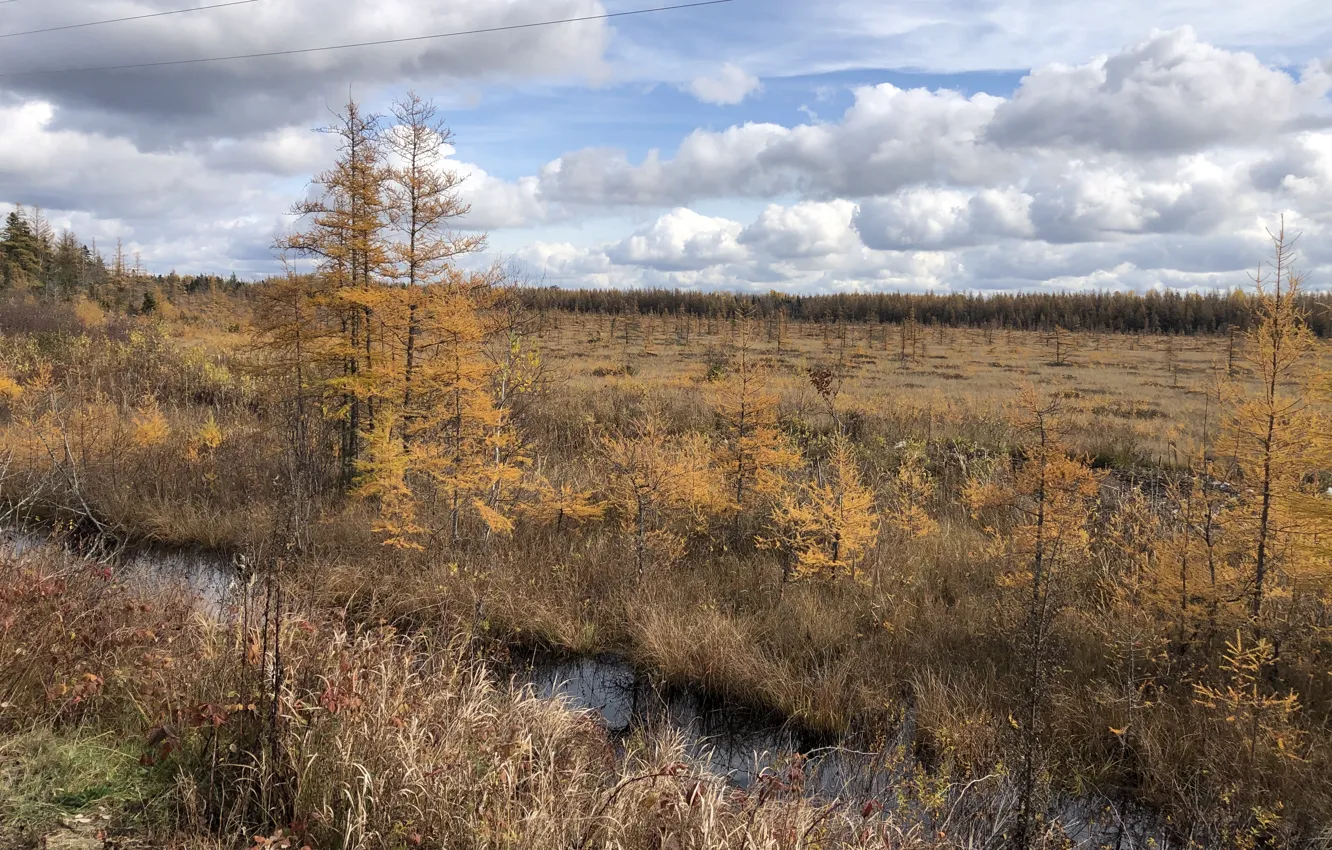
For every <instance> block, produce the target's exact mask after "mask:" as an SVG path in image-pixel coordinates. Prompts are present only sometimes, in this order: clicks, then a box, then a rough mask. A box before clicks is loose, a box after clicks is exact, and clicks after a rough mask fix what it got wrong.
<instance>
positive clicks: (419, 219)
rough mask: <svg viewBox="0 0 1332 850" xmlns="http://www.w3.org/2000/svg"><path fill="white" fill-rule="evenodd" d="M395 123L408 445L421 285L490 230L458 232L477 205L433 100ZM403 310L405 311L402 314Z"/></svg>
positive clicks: (409, 105)
mask: <svg viewBox="0 0 1332 850" xmlns="http://www.w3.org/2000/svg"><path fill="white" fill-rule="evenodd" d="M393 116H394V118H395V119H396V124H395V125H394V126H393V127H391V128H390V129H389V130H388V131H387V132H386V133H385V134H384V141H385V144H386V146H387V148H388V150H389V151H390V152H391V153H392V154H393V155H394V157H395V160H396V161H395V163H394V164H393V165H392V166H390V167H389V170H388V175H389V179H390V182H389V185H388V187H387V189H386V201H387V203H388V208H389V215H390V219H391V221H392V225H393V230H394V232H395V234H396V235H397V237H398V238H397V240H396V241H395V242H394V243H393V244H392V246H391V247H390V248H389V250H388V258H389V265H388V277H389V279H390V280H392V281H393V282H395V283H398V284H400V285H402V286H403V287H405V289H404V290H403V292H402V293H401V300H402V302H403V306H405V315H404V322H403V325H404V326H403V327H401V328H397V329H395V330H396V332H397V334H398V335H399V336H400V338H401V346H402V349H403V351H402V366H401V369H402V374H401V377H400V380H401V383H402V387H401V392H400V403H401V408H402V412H403V416H402V419H403V423H402V442H403V446H404V448H405V449H406V448H408V447H409V446H410V443H411V436H412V435H411V432H412V423H413V422H414V421H416V420H417V419H418V418H419V412H418V410H417V406H418V401H419V398H418V397H417V396H418V393H417V386H416V384H417V383H418V381H419V378H418V375H417V370H418V368H419V363H420V359H421V352H420V350H419V345H420V342H421V339H420V337H421V314H422V311H423V310H424V305H423V303H422V302H423V299H424V297H425V294H426V293H425V290H424V289H423V287H425V286H428V285H431V284H438V283H441V282H443V281H444V279H445V277H446V273H447V271H448V270H449V268H450V266H451V264H452V262H453V261H454V259H456V258H457V257H459V256H461V255H463V254H468V253H472V252H475V251H480V250H482V249H483V248H484V247H485V242H486V238H485V236H484V235H480V234H472V235H459V234H457V233H455V232H454V231H453V229H452V228H453V225H454V223H455V222H456V221H457V220H458V219H459V218H461V217H462V216H464V215H466V214H467V213H468V212H469V210H470V209H471V208H470V206H469V205H467V204H465V203H463V202H462V200H461V199H460V198H459V196H458V187H459V186H460V185H461V183H462V178H461V177H460V176H459V175H458V173H457V172H456V171H453V170H452V169H448V168H446V167H444V163H445V157H446V155H447V152H448V149H449V146H450V143H451V142H452V139H453V134H452V132H451V131H450V130H449V128H448V127H447V126H446V125H445V124H444V122H443V120H441V119H440V118H439V115H438V110H437V109H436V108H435V105H434V104H433V103H431V102H430V101H428V100H424V99H422V98H421V97H420V96H419V95H417V94H416V93H415V92H408V93H407V95H406V96H404V97H402V98H400V99H399V100H397V101H395V102H394V104H393ZM400 312H403V311H400Z"/></svg>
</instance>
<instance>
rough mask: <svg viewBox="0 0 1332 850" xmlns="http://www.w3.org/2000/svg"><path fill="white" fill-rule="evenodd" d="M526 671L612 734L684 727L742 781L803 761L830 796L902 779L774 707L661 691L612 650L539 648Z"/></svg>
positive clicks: (698, 750) (695, 748)
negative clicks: (573, 653) (830, 743)
mask: <svg viewBox="0 0 1332 850" xmlns="http://www.w3.org/2000/svg"><path fill="white" fill-rule="evenodd" d="M519 677H520V679H519V680H520V681H522V680H523V678H525V679H526V681H527V682H530V684H531V685H532V687H533V689H534V690H535V692H536V693H537V694H538V695H540V696H543V697H560V698H562V699H564V700H566V701H567V702H568V703H569V704H570V705H571V706H572V707H574V708H579V709H590V710H592V711H595V712H597V713H598V714H599V715H600V716H601V718H602V720H603V721H604V723H605V725H606V728H607V730H608V731H610V732H611V733H612V734H613V735H616V736H623V735H626V734H628V733H630V732H632V731H634V730H635V729H642V728H654V727H666V728H669V729H673V730H677V731H678V732H679V733H680V734H682V735H683V736H684V740H685V745H686V748H687V750H688V752H689V753H690V755H692V756H694V757H696V758H698V759H700V760H703V761H704V762H706V763H707V764H708V766H709V767H710V768H711V769H712V770H713V771H714V772H716V773H718V774H719V775H722V776H726V777H728V778H729V779H730V780H731V781H732V782H734V783H735V784H737V785H739V786H742V787H745V786H748V785H750V784H752V783H753V782H754V781H755V780H756V779H758V777H759V776H760V775H761V774H762V773H763V772H764V771H765V770H766V771H769V772H774V771H783V770H785V769H787V768H788V767H790V766H791V765H792V764H796V763H799V764H801V766H802V770H803V776H804V778H805V788H806V790H807V791H810V792H815V793H820V794H827V795H830V796H848V795H851V796H857V797H861V798H868V797H872V796H875V795H876V794H880V793H882V792H883V791H884V790H885V789H886V788H887V787H888V786H889V785H891V784H892V783H893V782H894V781H896V780H898V779H900V771H897V770H890V769H887V768H886V766H885V761H886V759H885V757H884V756H882V755H877V754H870V753H854V752H850V751H848V750H846V749H843V748H839V747H827V746H822V745H823V744H825V743H826V742H824V741H820V740H817V739H815V738H812V737H810V736H807V735H804V734H801V733H800V732H799V731H798V730H797V729H795V728H793V727H792V726H791V725H790V724H788V723H784V722H782V721H781V720H780V719H779V718H776V717H774V716H773V715H771V714H765V713H763V712H759V711H755V710H753V709H749V708H746V707H744V706H740V705H736V704H734V703H728V702H725V701H723V700H717V699H710V698H708V697H707V696H706V695H704V694H701V693H698V692H696V691H691V690H688V689H682V688H667V689H663V690H658V689H657V688H655V687H653V685H652V683H651V682H650V681H649V680H648V678H647V677H645V676H641V675H640V674H639V673H638V672H637V671H636V670H635V669H634V668H633V667H632V666H631V665H630V664H628V663H627V662H625V661H624V660H623V659H621V658H618V657H616V656H613V655H599V656H595V657H580V658H569V657H561V656H551V655H543V654H535V655H533V656H532V657H531V658H530V661H529V663H528V664H527V665H526V666H525V667H523V668H522V669H521V670H519ZM888 749H890V750H894V749H896V748H895V747H892V746H890V747H889V748H888ZM895 760H896V761H900V759H895Z"/></svg>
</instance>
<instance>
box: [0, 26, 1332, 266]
mask: <svg viewBox="0 0 1332 850" xmlns="http://www.w3.org/2000/svg"><path fill="white" fill-rule="evenodd" d="M651 5H657V4H656V3H654V2H648V3H643V2H641V1H639V2H636V0H474V1H473V2H469V3H465V4H464V3H434V2H431V3H426V2H424V0H386V2H382V3H379V4H373V5H368V4H363V3H356V2H354V0H258V2H256V3H254V4H251V5H246V6H240V7H234V8H229V9H220V10H214V11H209V12H200V13H197V14H189V15H177V16H170V17H167V18H157V19H153V20H146V21H138V22H131V23H126V24H117V25H111V26H105V27H93V28H88V29H78V30H68V31H64V32H61V33H51V34H47V35H42V36H24V37H17V38H13V39H8V40H5V41H4V42H0V44H2V45H3V47H4V48H5V51H4V54H3V55H0V126H5V127H6V128H7V129H6V132H5V133H3V134H0V209H3V208H4V207H5V206H7V205H12V204H15V203H23V204H27V205H34V204H35V205H40V206H42V207H43V208H44V209H45V210H46V214H47V215H48V216H49V217H50V219H51V221H52V222H53V223H55V224H56V225H57V227H70V228H72V229H74V230H75V231H76V232H77V233H79V234H80V235H81V236H83V237H84V238H85V239H90V238H96V239H97V240H98V242H99V244H107V243H110V242H114V240H115V239H116V238H121V239H123V240H124V241H125V242H126V244H127V245H129V246H130V247H131V249H132V250H136V251H138V252H140V254H141V255H142V257H143V259H144V262H145V264H146V265H148V266H149V267H150V268H153V269H157V270H163V271H164V270H167V269H169V268H177V269H180V270H182V271H183V270H187V269H188V270H210V271H223V272H226V271H230V270H233V269H234V270H236V271H237V272H238V273H240V274H242V275H245V276H258V275H263V274H266V273H269V272H271V271H273V270H274V269H275V268H276V260H275V258H274V257H273V254H272V250H271V248H270V245H271V244H272V242H273V239H274V237H275V236H276V235H278V234H279V233H280V232H281V231H282V230H283V229H285V228H288V227H291V226H292V225H293V221H292V220H291V219H290V217H288V216H286V215H285V212H286V211H287V210H288V209H289V208H290V205H291V204H292V202H293V201H295V200H296V199H297V198H299V197H300V196H301V195H302V194H303V193H304V192H305V191H307V189H306V183H307V181H308V179H309V177H310V175H312V174H313V173H314V172H316V171H317V170H319V169H320V168H322V167H325V166H326V165H327V164H328V162H329V160H330V158H331V156H332V152H331V151H330V150H329V149H328V146H327V140H326V139H325V138H323V137H321V136H319V135H318V134H315V133H312V132H311V128H313V127H315V126H317V125H319V124H321V123H324V122H325V121H326V120H327V117H328V112H327V108H328V105H329V104H338V103H340V102H342V100H343V99H344V98H345V97H346V96H347V93H348V92H349V91H350V92H351V93H352V94H353V95H354V96H355V97H357V98H358V99H359V100H363V101H364V102H366V103H367V104H368V105H370V106H371V107H372V108H378V109H383V108H385V107H386V106H387V104H388V102H389V101H390V100H391V98H392V97H393V96H395V95H397V94H399V93H401V92H403V91H405V90H406V89H408V88H415V89H416V90H417V91H418V92H420V93H422V94H424V95H427V96H429V97H431V98H433V99H434V100H435V101H436V102H437V103H438V105H439V106H440V108H441V111H442V112H443V113H444V115H445V116H446V117H447V120H448V122H449V124H450V125H451V127H452V129H453V130H454V132H455V134H456V149H455V150H454V152H453V155H452V157H451V158H450V160H449V167H452V168H454V169H456V170H458V171H460V172H462V173H465V174H467V175H468V180H467V182H466V183H465V186H464V195H465V197H466V199H467V200H468V201H469V202H470V203H471V204H472V206H473V212H472V215H471V216H469V217H468V219H467V220H465V221H464V222H462V223H461V226H462V227H464V228H469V229H477V230H484V231H486V232H488V233H489V234H490V244H491V250H490V252H489V253H487V254H486V255H485V256H481V257H476V258H473V259H472V261H473V262H491V261H494V260H502V261H505V262H508V263H511V264H513V265H515V266H517V267H521V268H523V269H525V272H526V274H527V275H528V276H529V277H531V278H535V279H543V280H547V281H551V282H556V283H559V284H561V285H570V286H582V285H587V286H678V287H693V288H731V289H757V290H766V289H770V288H776V289H783V290H789V291H802V292H804V291H833V290H872V289H879V290H883V289H904V290H926V289H928V290H938V291H946V290H1011V289H1023V290H1032V289H1040V288H1046V289H1077V288H1110V289H1116V288H1118V289H1136V290H1142V289H1147V288H1153V287H1175V288H1182V289H1210V288H1216V287H1226V286H1233V285H1238V284H1242V283H1243V282H1244V281H1245V279H1246V275H1247V270H1248V269H1249V268H1251V267H1252V266H1253V265H1254V264H1256V262H1257V260H1258V259H1259V258H1260V257H1261V256H1262V255H1263V252H1264V250H1265V246H1264V238H1265V237H1264V227H1265V226H1266V225H1267V224H1269V223H1271V222H1273V221H1275V220H1276V218H1277V217H1278V216H1280V215H1283V214H1284V215H1286V216H1287V218H1288V220H1289V221H1291V222H1293V223H1294V225H1295V226H1296V227H1297V228H1298V229H1300V230H1301V231H1303V232H1304V233H1305V234H1306V235H1305V239H1304V243H1303V244H1304V246H1305V257H1304V261H1305V263H1306V266H1307V267H1308V269H1309V270H1310V272H1311V277H1312V279H1313V282H1314V283H1315V285H1318V284H1320V283H1322V281H1321V280H1320V277H1326V272H1328V271H1332V250H1330V249H1329V248H1328V247H1326V246H1328V245H1329V244H1332V238H1329V237H1332V132H1330V131H1329V127H1330V126H1332V109H1330V105H1329V102H1328V93H1329V90H1332V84H1330V83H1329V81H1330V80H1332V4H1325V3H1321V2H1310V0H1275V1H1274V2H1273V3H1270V4H1268V5H1267V6H1265V7H1262V8H1258V7H1251V6H1244V5H1241V4H1226V5H1218V4H1215V3H1214V2H1212V1H1211V0H1172V2H1170V3H1166V4H1161V3H1156V2H1147V0H1115V2H1112V0H1088V2H1083V3H1078V4H1070V3H1066V2H1053V0H992V1H991V2H979V1H978V0H905V1H904V2H893V3H888V2H869V0H823V2H819V3H809V2H804V0H734V2H731V3H727V4H723V5H714V6H709V7H702V8H694V9H686V10H679V11H674V12H663V13H658V14H651V15H642V16H634V17H625V18H617V19H615V20H613V21H586V22H583V23H578V24H567V25H560V26H551V27H543V28H537V29H523V30H520V31H517V32H508V33H493V34H486V35H477V36H468V37H463V38H450V39H443V40H439V41H426V42H414V43H410V44H401V45H394V46H385V47H376V48H367V49H361V50H348V51H337V52H329V53H315V54H304V55H300V56H293V57H283V58H273V59H263V60H255V61H250V62H237V63H218V64H212V65H191V66H183V67H175V68H169V69H151V70H139V71H117V72H110V73H101V74H75V75H51V76H43V75H35V76H5V75H6V74H8V73H9V72H15V71H20V72H21V71H31V70H36V69H42V68H48V69H49V68H57V67H62V66H66V67H68V66H72V65H98V64H117V63H121V62H127V61H143V60H157V59H174V58H187V57H199V56H209V55H223V54H228V53H236V52H262V51H269V50H280V49H285V48H290V47H307V46H319V45H330V44H339V43H348V42H353V41H362V40H370V39H379V38H396V37H402V36H407V35H421V34H427V33H438V32H449V31H454V30H463V29H474V28H479V27H492V26H499V25H505V24H515V23H518V24H525V23H530V22H533V21H540V20H550V19H553V18H561V17H573V16H585V15H598V14H602V13H605V12H618V11H626V10H632V9H639V8H644V7H646V6H651ZM173 8H179V5H178V4H177V2H176V0H62V2H61V3H42V2H39V0H17V2H14V3H10V4H4V5H3V6H0V34H3V33H4V32H18V31H22V30H26V29H32V28H37V27H44V26H55V25H60V24H67V23H79V22H84V21H88V20H95V19H98V18H103V17H112V16H119V15H132V14H138V13H146V12H151V11H162V10H166V9H173Z"/></svg>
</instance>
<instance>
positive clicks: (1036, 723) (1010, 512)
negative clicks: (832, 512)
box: [964, 387, 1102, 847]
mask: <svg viewBox="0 0 1332 850" xmlns="http://www.w3.org/2000/svg"><path fill="white" fill-rule="evenodd" d="M1059 414H1060V408H1059V404H1058V402H1057V400H1044V399H1042V398H1041V397H1040V396H1039V395H1038V394H1037V392H1036V391H1035V389H1033V388H1031V387H1026V388H1024V389H1023V390H1022V392H1021V394H1020V398H1019V402H1018V409H1017V414H1016V418H1015V424H1016V425H1017V427H1018V429H1019V431H1020V433H1022V434H1023V435H1024V437H1025V438H1026V444H1025V446H1024V457H1023V459H1022V463H1021V466H1020V467H1019V468H1018V470H1017V472H1016V474H1015V475H1014V477H1013V479H1012V481H1011V482H1007V481H996V480H977V481H972V482H970V483H969V484H968V486H967V488H966V491H965V494H964V497H965V499H966V501H967V502H968V504H970V506H971V508H972V511H973V513H976V514H977V515H978V516H986V517H993V518H994V521H993V522H990V523H987V528H986V531H987V533H988V534H989V535H990V537H991V539H992V549H991V551H992V554H993V556H994V557H995V558H996V560H997V561H999V562H1000V563H1001V564H1004V565H1005V567H1006V569H1005V572H1004V573H1003V574H1002V575H1001V577H1000V583H1001V584H1002V585H1003V586H1005V587H1009V588H1012V589H1014V590H1016V591H1018V592H1019V594H1021V596H1022V598H1023V608H1024V609H1025V611H1024V615H1023V617H1022V619H1023V626H1022V632H1021V651H1022V657H1023V668H1024V672H1023V680H1024V681H1023V690H1022V696H1021V700H1020V703H1019V706H1018V709H1019V710H1018V712H1017V713H1016V714H1017V715H1018V716H1016V717H1014V719H1013V723H1014V725H1015V726H1016V727H1017V729H1018V732H1019V735H1020V746H1019V752H1020V759H1021V760H1020V764H1019V768H1018V774H1017V785H1018V787H1017V791H1018V796H1019V806H1020V811H1019V813H1018V825H1017V832H1016V835H1015V836H1014V839H1013V843H1014V846H1017V847H1028V846H1030V844H1031V842H1032V840H1033V839H1034V836H1035V829H1036V824H1037V821H1038V819H1039V817H1040V815H1041V812H1042V811H1043V806H1042V805H1041V800H1040V794H1039V790H1040V785H1041V773H1042V764H1043V761H1044V759H1043V753H1044V748H1045V743H1046V736H1047V731H1046V723H1047V716H1048V710H1047V702H1048V700H1049V696H1050V694H1049V684H1050V675H1051V673H1052V669H1051V659H1050V654H1051V653H1050V646H1049V643H1050V636H1051V627H1052V625H1053V623H1054V620H1055V617H1056V615H1057V614H1058V612H1059V610H1060V609H1061V607H1062V606H1063V604H1064V603H1065V600H1066V596H1067V590H1068V587H1069V585H1070V584H1071V583H1073V582H1074V581H1075V580H1076V579H1077V577H1078V572H1079V570H1080V569H1082V568H1084V567H1085V566H1086V564H1087V561H1088V558H1089V556H1090V551H1091V550H1090V544H1091V535H1090V530H1089V527H1088V526H1089V523H1090V520H1091V518H1092V511H1093V509H1094V507H1095V505H1096V500H1097V495H1098V492H1099V487H1100V479H1101V477H1102V476H1100V475H1098V474H1096V473H1095V472H1094V471H1092V470H1091V469H1090V468H1089V467H1087V466H1086V464H1084V463H1082V462H1080V461H1078V460H1075V459H1073V458H1071V457H1070V456H1069V454H1068V449H1067V447H1066V446H1065V444H1064V441H1063V436H1062V422H1061V420H1060V417H1059Z"/></svg>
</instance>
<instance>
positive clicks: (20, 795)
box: [0, 730, 149, 837]
mask: <svg viewBox="0 0 1332 850" xmlns="http://www.w3.org/2000/svg"><path fill="white" fill-rule="evenodd" d="M146 782H147V775H146V772H145V771H144V769H143V768H142V767H141V766H140V765H139V760H138V756H137V755H136V754H134V753H132V752H131V751H130V749H129V748H127V747H126V746H125V744H124V743H123V741H122V740H121V739H120V738H119V737H118V736H115V735H111V734H104V735H88V734H85V733H79V732H71V733H58V732H53V731H51V730H39V731H33V732H25V733H23V734H20V735H16V736H13V737H7V738H0V824H4V829H5V830H7V831H11V832H12V833H15V834H16V836H17V837H22V836H41V835H43V834H44V833H46V832H47V831H49V830H51V829H54V828H56V827H57V826H59V824H60V823H61V822H62V821H65V820H66V819H68V818H70V817H74V816H77V815H82V814H97V815H103V814H105V815H109V816H110V817H112V818H115V819H117V820H120V819H122V818H123V817H124V815H125V814H126V812H127V810H129V809H130V808H131V807H133V808H134V809H138V808H141V807H142V803H143V801H144V800H145V799H148V798H149V794H148V791H147V788H146ZM11 837H15V836H11Z"/></svg>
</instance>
